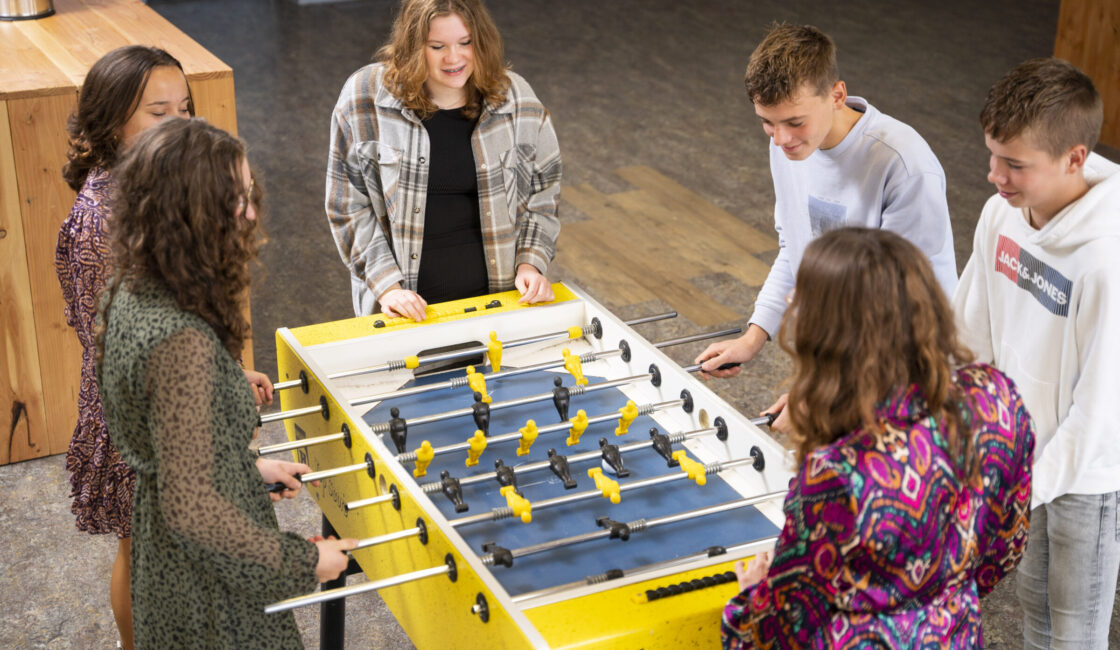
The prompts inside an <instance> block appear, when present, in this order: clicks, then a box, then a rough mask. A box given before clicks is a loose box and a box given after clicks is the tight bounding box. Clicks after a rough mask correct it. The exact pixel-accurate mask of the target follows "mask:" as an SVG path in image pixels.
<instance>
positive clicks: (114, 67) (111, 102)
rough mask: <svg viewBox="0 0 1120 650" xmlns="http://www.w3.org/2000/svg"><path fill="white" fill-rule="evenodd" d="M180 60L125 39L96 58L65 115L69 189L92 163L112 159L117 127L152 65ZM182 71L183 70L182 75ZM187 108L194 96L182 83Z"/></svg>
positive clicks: (115, 154)
mask: <svg viewBox="0 0 1120 650" xmlns="http://www.w3.org/2000/svg"><path fill="white" fill-rule="evenodd" d="M163 66H174V67H176V68H178V69H179V71H180V72H181V71H182V70H183V66H182V65H181V64H180V63H179V60H178V59H176V58H175V57H173V56H171V55H170V54H168V53H167V52H165V51H163V50H161V49H159V48H158V47H145V46H143V45H126V46H125V47H118V48H117V49H115V50H113V51H112V52H109V53H108V54H106V55H105V56H103V57H101V58H100V59H98V60H97V63H94V64H93V67H91V68H90V69H89V72H88V73H87V74H86V79H85V81H84V82H82V89H81V90H80V91H79V92H78V106H77V108H76V109H75V110H74V112H73V113H71V114H70V117H69V118H68V119H67V120H66V133H67V145H68V146H67V151H66V159H67V161H68V162H67V163H66V164H65V165H63V167H62V177H63V178H64V179H65V180H66V184H67V185H69V186H70V188H71V189H72V190H74V191H78V190H80V189H82V185H83V184H84V183H85V182H86V176H88V175H89V171H90V170H91V169H93V168H94V167H103V168H105V169H110V168H112V167H113V165H114V164H116V162H117V157H118V155H119V153H120V152H119V148H120V137H119V136H120V131H121V127H123V126H124V125H125V123H126V122H128V120H129V118H131V117H132V114H133V113H135V112H136V109H137V107H138V106H139V104H140V98H141V97H142V96H143V94H144V89H145V88H146V87H147V85H148V78H149V77H150V76H151V74H152V70H154V69H155V68H161V67H163ZM184 76H185V75H184ZM187 96H188V103H187V110H188V111H190V114H191V115H192V116H193V115H194V98H193V97H192V96H191V95H190V85H189V84H188V86H187Z"/></svg>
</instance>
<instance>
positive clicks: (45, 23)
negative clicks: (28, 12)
mask: <svg viewBox="0 0 1120 650" xmlns="http://www.w3.org/2000/svg"><path fill="white" fill-rule="evenodd" d="M54 6H55V10H56V14H55V15H54V16H51V17H49V18H43V19H40V20H33V21H18V22H0V61H3V65H2V66H0V464H6V463H10V462H15V461H19V460H26V459H29V458H36V457H39V456H45V455H48V454H58V453H62V452H65V451H66V449H67V446H68V445H69V443H70V437H71V436H72V434H73V432H74V424H75V422H76V421H77V395H78V383H79V377H80V373H81V347H80V345H79V344H78V339H77V336H76V335H75V334H74V330H73V329H72V328H71V327H70V326H69V325H67V324H66V318H65V316H64V315H63V301H62V292H61V290H60V289H59V285H58V279H57V277H56V275H55V271H54V250H55V244H56V242H57V240H58V229H59V226H60V225H61V224H62V222H63V220H64V219H65V218H66V216H67V214H68V213H69V211H70V207H71V205H72V204H73V202H74V192H73V191H72V190H70V188H69V187H68V186H67V185H66V183H65V182H64V181H63V180H62V172H61V170H62V165H63V164H64V163H65V162H66V118H67V117H68V116H69V115H70V113H71V112H72V111H73V110H74V107H75V105H76V103H77V96H78V89H79V88H80V87H81V85H82V81H83V79H84V78H85V74H86V72H87V71H88V70H89V68H90V66H92V65H93V63H94V62H95V61H97V59H99V58H100V57H101V56H102V55H104V54H105V53H106V52H109V51H110V50H112V49H114V48H117V47H120V46H122V45H130V44H141V45H154V46H157V47H161V48H163V49H165V50H167V51H168V52H170V53H171V54H172V55H174V56H175V57H176V58H177V59H179V61H180V62H182V64H183V68H184V70H185V72H186V74H187V80H188V83H189V84H190V88H191V93H192V94H193V96H194V103H195V110H196V112H197V114H198V115H200V116H203V117H206V118H207V119H208V120H210V122H211V123H212V124H215V125H216V126H219V127H221V128H223V129H226V130H227V131H229V132H231V133H234V134H236V133H237V114H236V109H235V104H234V92H233V71H232V70H231V69H230V68H229V66H227V65H226V64H225V63H222V61H220V60H219V59H218V58H217V57H215V56H214V55H212V54H210V53H209V52H207V51H206V50H205V49H203V48H202V46H200V45H199V44H198V43H195V42H194V41H192V40H191V39H190V38H189V37H188V36H187V35H186V34H184V33H183V32H181V31H179V30H178V29H177V28H176V27H175V26H173V25H172V24H171V23H169V22H167V21H166V20H164V19H163V18H162V17H160V16H159V15H158V14H156V13H155V12H154V11H152V10H151V9H149V8H148V7H147V6H146V5H144V4H142V3H141V2H138V1H126V0H55V2H54ZM247 347H248V349H247V351H246V357H245V361H246V365H247V366H249V367H251V363H252V360H251V350H252V346H247Z"/></svg>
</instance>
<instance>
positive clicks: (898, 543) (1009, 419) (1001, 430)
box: [721, 365, 1034, 648]
mask: <svg viewBox="0 0 1120 650" xmlns="http://www.w3.org/2000/svg"><path fill="white" fill-rule="evenodd" d="M957 379H958V381H959V383H960V385H961V386H962V387H964V389H965V390H966V391H967V393H968V395H969V396H970V398H971V399H972V409H971V417H972V418H973V421H974V423H975V424H976V430H977V436H976V445H977V453H978V455H979V459H980V473H981V476H982V477H983V484H982V487H978V488H971V487H969V486H968V485H965V484H962V483H961V481H960V480H958V479H957V477H956V473H955V471H954V466H953V463H952V461H951V459H950V455H949V453H948V451H947V443H946V440H945V437H944V435H943V433H944V432H943V431H942V429H941V425H940V423H938V422H936V421H934V420H933V419H932V418H931V417H930V416H929V414H928V412H927V410H926V405H925V400H924V399H923V398H922V396H921V395H920V394H918V390H917V388H916V387H911V388H910V389H908V390H906V391H903V392H901V393H900V394H899V395H898V396H897V397H896V398H895V399H892V400H890V401H888V402H885V403H883V404H881V405H880V406H879V408H878V409H877V413H876V415H877V416H878V417H879V419H880V421H881V422H882V423H883V425H884V428H885V432H883V433H878V434H877V433H872V432H867V431H863V430H856V431H854V432H852V433H850V434H848V435H847V436H845V437H843V438H841V439H839V440H837V441H836V442H834V443H832V444H831V445H828V446H825V447H821V448H819V449H816V450H814V451H813V452H812V453H810V454H809V455H808V456H807V457H806V459H805V463H804V466H803V467H802V468H801V472H800V473H799V474H798V475H797V477H796V478H795V479H794V480H793V481H792V482H791V488H790V492H789V495H788V496H787V497H786V503H785V513H786V521H785V526H784V527H783V529H782V532H781V535H780V537H779V538H778V543H777V548H776V549H775V553H774V560H773V564H772V565H771V566H770V570H769V572H768V574H767V576H766V578H764V579H763V580H762V581H761V582H760V583H758V584H757V585H755V586H753V587H749V588H747V589H745V590H743V592H742V593H740V594H739V595H738V596H736V597H734V598H732V599H731V601H730V602H729V603H728V604H727V607H726V609H724V612H723V624H722V629H721V633H722V637H723V645H724V647H725V648H749V647H755V646H757V647H760V648H857V647H858V648H866V647H883V648H975V647H981V646H982V645H983V636H982V632H981V629H980V597H981V596H985V595H987V594H988V592H990V591H991V590H992V588H993V587H995V585H996V583H997V582H999V580H1000V579H1001V578H1002V577H1003V576H1004V575H1006V574H1007V573H1008V572H1009V571H1011V570H1012V569H1014V568H1015V565H1016V564H1018V562H1019V559H1020V558H1021V557H1022V555H1023V550H1024V548H1025V547H1026V542H1027V528H1028V525H1029V516H1030V495H1031V494H1030V492H1031V490H1030V479H1031V463H1032V461H1033V454H1034V430H1033V428H1032V425H1031V422H1030V416H1029V415H1028V414H1027V411H1026V409H1025V408H1024V407H1023V401H1022V399H1021V398H1020V397H1019V393H1018V392H1017V391H1016V389H1015V386H1014V384H1013V383H1012V382H1011V380H1010V379H1008V378H1007V377H1005V376H1004V375H1002V374H1001V373H1000V372H999V371H998V370H995V369H994V368H992V367H990V366H986V365H972V366H968V367H966V368H964V369H962V370H960V371H959V372H958V373H957Z"/></svg>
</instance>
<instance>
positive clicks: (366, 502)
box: [346, 494, 394, 512]
mask: <svg viewBox="0 0 1120 650" xmlns="http://www.w3.org/2000/svg"><path fill="white" fill-rule="evenodd" d="M393 498H394V497H393V495H392V494H385V495H382V496H379V497H370V498H368V499H358V500H357V501H351V502H349V503H347V504H346V511H347V512H349V511H351V510H354V509H355V508H364V507H366V506H375V505H377V504H379V503H388V502H390V501H392V500H393Z"/></svg>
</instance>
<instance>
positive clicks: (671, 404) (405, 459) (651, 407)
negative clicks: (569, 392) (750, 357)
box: [397, 399, 684, 491]
mask: <svg viewBox="0 0 1120 650" xmlns="http://www.w3.org/2000/svg"><path fill="white" fill-rule="evenodd" d="M682 404H684V400H683V399H672V400H668V401H665V402H655V403H652V404H642V405H641V406H639V407H638V416H642V415H649V414H650V413H653V412H654V411H660V410H662V409H667V408H675V407H677V406H681V405H682ZM618 418H619V413H618V411H613V412H611V413H604V414H602V415H595V416H592V417H589V418H587V426H589V427H590V426H591V425H592V424H598V423H600V422H608V421H614V420H617V419H618ZM571 428H572V422H571V420H565V421H564V422H558V423H556V424H549V425H546V426H543V427H538V428H537V435H538V436H540V435H543V434H546V433H552V432H554V431H567V430H568V429H571ZM520 439H521V432H520V431H512V432H510V433H503V434H500V435H496V436H487V437H486V445H487V446H490V445H492V444H495V443H499V442H506V441H509V440H520ZM470 446H471V444H470V442H469V441H468V442H456V443H454V444H450V445H444V446H442V447H434V448H433V449H432V452H433V453H434V454H435V455H436V456H439V455H440V454H448V453H452V452H456V451H464V450H466V449H470ZM595 453H596V454H598V453H599V452H595ZM415 460H416V452H415V451H409V452H406V453H403V454H399V455H398V456H397V461H398V462H401V463H409V462H413V461H415ZM545 466H546V467H547V466H548V463H547V462H546V463H545ZM462 480H463V481H467V479H462ZM474 482H477V481H471V483H474ZM425 491H427V490H425ZM437 491H438V488H437Z"/></svg>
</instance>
